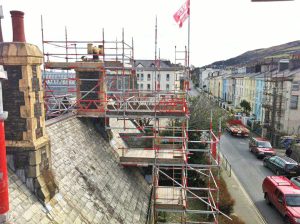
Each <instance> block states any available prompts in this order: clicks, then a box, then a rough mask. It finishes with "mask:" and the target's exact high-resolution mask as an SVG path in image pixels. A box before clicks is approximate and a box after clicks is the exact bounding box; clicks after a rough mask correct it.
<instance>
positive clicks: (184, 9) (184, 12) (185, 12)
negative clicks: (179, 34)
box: [173, 0, 190, 28]
mask: <svg viewBox="0 0 300 224" xmlns="http://www.w3.org/2000/svg"><path fill="white" fill-rule="evenodd" d="M189 15H190V0H186V2H185V3H184V4H183V5H182V6H181V7H180V9H179V10H178V11H177V12H175V14H174V15H173V18H174V19H175V21H176V23H178V24H179V27H180V28H181V27H182V25H183V23H184V21H185V20H186V19H187V18H188V17H189Z"/></svg>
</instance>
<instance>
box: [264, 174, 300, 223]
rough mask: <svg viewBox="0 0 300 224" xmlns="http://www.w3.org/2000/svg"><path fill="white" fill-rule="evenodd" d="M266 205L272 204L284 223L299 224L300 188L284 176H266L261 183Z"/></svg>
mask: <svg viewBox="0 0 300 224" xmlns="http://www.w3.org/2000/svg"><path fill="white" fill-rule="evenodd" d="M262 189H263V193H264V197H265V200H266V202H267V204H272V205H274V207H275V208H276V209H277V210H278V211H279V212H280V213H281V215H282V216H283V217H284V222H285V223H287V224H288V223H291V224H298V223H300V188H299V187H297V186H295V185H294V184H293V183H292V182H291V181H290V180H289V179H288V178H286V177H284V176H268V177H266V178H265V179H264V181H263V183H262Z"/></svg>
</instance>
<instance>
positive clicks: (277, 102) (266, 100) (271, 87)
mask: <svg viewBox="0 0 300 224" xmlns="http://www.w3.org/2000/svg"><path fill="white" fill-rule="evenodd" d="M286 80H287V77H286V75H285V72H284V71H280V72H279V71H278V70H277V69H273V70H271V71H270V72H267V73H265V75H264V82H265V84H264V90H263V103H262V107H263V109H264V115H265V116H264V117H265V118H264V128H265V129H266V133H265V135H266V137H267V138H269V139H270V140H271V143H272V145H274V146H278V145H279V140H280V137H281V136H282V135H283V132H282V123H283V121H282V119H283V117H284V111H285V108H284V107H285V106H286V96H285V92H286V88H285V85H284V82H285V81H286Z"/></svg>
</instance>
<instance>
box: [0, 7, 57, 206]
mask: <svg viewBox="0 0 300 224" xmlns="http://www.w3.org/2000/svg"><path fill="white" fill-rule="evenodd" d="M10 13H11V17H12V23H13V42H3V43H0V64H1V65H3V66H4V69H5V70H6V71H7V76H8V80H7V81H6V82H4V85H3V104H4V108H5V110H6V111H8V113H9V118H8V119H7V121H6V126H5V133H6V146H7V160H8V166H9V168H10V169H12V170H13V171H14V172H15V173H16V174H17V175H18V176H19V177H20V178H21V180H22V181H23V182H24V183H26V185H27V187H28V188H29V189H30V190H31V191H32V192H34V193H35V195H36V196H37V197H38V198H39V199H40V200H41V201H42V202H45V203H46V202H48V201H49V200H50V199H51V198H52V197H53V196H54V195H55V192H56V190H57V185H56V183H55V181H54V176H53V174H52V172H51V152H50V141H49V138H48V137H47V135H46V133H45V109H44V100H43V89H42V78H41V69H40V66H41V64H42V62H43V55H42V53H41V51H40V50H39V48H38V47H37V46H35V45H32V44H28V43H26V41H25V33H24V22H23V20H24V13H23V12H20V11H11V12H10Z"/></svg>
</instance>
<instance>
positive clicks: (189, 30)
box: [187, 0, 191, 70]
mask: <svg viewBox="0 0 300 224" xmlns="http://www.w3.org/2000/svg"><path fill="white" fill-rule="evenodd" d="M189 1H190V2H189V9H188V10H189V18H188V19H189V22H188V58H187V60H188V61H187V65H188V68H189V67H190V32H191V0H189ZM189 70H190V69H189Z"/></svg>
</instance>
